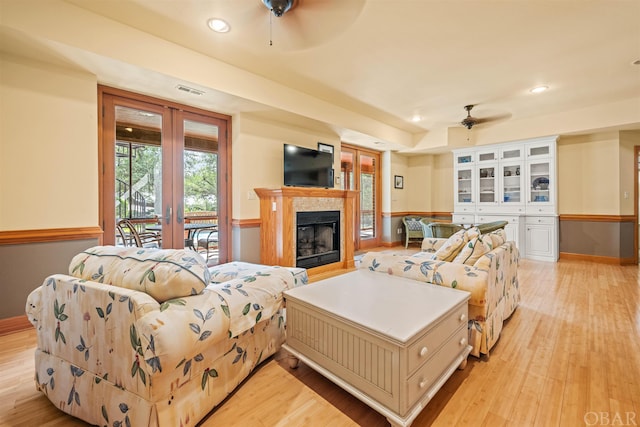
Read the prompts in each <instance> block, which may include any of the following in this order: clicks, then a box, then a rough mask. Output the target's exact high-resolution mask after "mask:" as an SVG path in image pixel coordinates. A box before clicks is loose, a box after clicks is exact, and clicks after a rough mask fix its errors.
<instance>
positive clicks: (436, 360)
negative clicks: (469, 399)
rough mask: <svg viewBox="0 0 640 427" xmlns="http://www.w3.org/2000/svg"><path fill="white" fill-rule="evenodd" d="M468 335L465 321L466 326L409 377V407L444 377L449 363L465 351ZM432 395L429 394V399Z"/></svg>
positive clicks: (456, 332)
mask: <svg viewBox="0 0 640 427" xmlns="http://www.w3.org/2000/svg"><path fill="white" fill-rule="evenodd" d="M467 336H468V332H467V326H466V322H465V326H461V327H460V328H459V329H458V330H457V331H455V333H454V334H453V335H452V336H451V337H450V338H449V339H448V340H447V341H446V342H445V343H444V345H443V346H442V347H440V349H439V350H437V351H435V352H434V354H433V357H431V359H429V360H428V361H427V363H425V364H424V365H423V366H422V367H421V368H420V369H419V370H418V371H417V372H416V373H415V374H413V375H412V376H411V377H410V378H409V380H408V381H407V388H408V390H407V404H408V406H407V408H411V407H412V406H413V405H414V404H415V403H416V402H417V401H418V400H419V399H421V398H424V397H425V392H426V391H427V390H429V389H430V388H431V387H432V386H433V385H434V384H435V383H436V381H438V380H439V379H440V378H441V377H442V375H443V374H444V373H445V371H446V370H447V368H448V367H449V365H451V361H452V360H454V359H455V358H456V357H458V355H460V354H461V353H463V352H464V351H465V348H466V346H467ZM438 389H439V387H438ZM436 392H437V389H436V390H433V391H432V392H431V393H433V394H435V393H436ZM432 397H433V396H428V399H427V400H430V399H431V398H432Z"/></svg>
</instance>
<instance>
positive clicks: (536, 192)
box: [527, 160, 553, 205]
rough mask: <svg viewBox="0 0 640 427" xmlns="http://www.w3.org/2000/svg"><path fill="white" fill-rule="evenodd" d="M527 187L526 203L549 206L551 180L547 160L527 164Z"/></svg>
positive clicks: (549, 165)
mask: <svg viewBox="0 0 640 427" xmlns="http://www.w3.org/2000/svg"><path fill="white" fill-rule="evenodd" d="M528 165H529V171H528V177H527V186H528V187H529V195H528V200H527V201H528V202H529V203H531V204H533V205H544V204H549V203H550V202H551V201H552V193H551V188H552V184H553V182H552V181H551V180H552V179H553V178H552V176H551V174H550V170H551V164H550V161H549V160H541V161H539V162H529V163H528Z"/></svg>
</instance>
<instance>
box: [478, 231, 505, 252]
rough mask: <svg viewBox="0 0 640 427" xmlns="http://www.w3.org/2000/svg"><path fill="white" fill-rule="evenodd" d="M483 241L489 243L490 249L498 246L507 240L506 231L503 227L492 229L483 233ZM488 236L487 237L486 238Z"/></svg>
mask: <svg viewBox="0 0 640 427" xmlns="http://www.w3.org/2000/svg"><path fill="white" fill-rule="evenodd" d="M483 237H484V241H485V243H490V244H491V249H495V248H497V247H498V246H500V245H502V244H504V242H506V241H507V232H506V231H504V229H503V228H501V229H499V230H495V231H492V232H490V233H486V234H484V235H483ZM487 238H489V239H490V240H489V239H487Z"/></svg>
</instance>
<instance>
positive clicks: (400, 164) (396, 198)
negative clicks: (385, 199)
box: [383, 152, 417, 212]
mask: <svg viewBox="0 0 640 427" xmlns="http://www.w3.org/2000/svg"><path fill="white" fill-rule="evenodd" d="M408 172H409V158H408V157H406V156H401V155H399V154H397V153H393V152H392V153H391V173H390V177H389V181H387V182H386V183H383V185H389V187H390V193H391V212H406V211H408V210H409V200H410V199H411V197H410V196H411V194H412V192H413V190H412V189H414V188H417V183H415V182H414V181H413V179H412V178H411V177H410V176H409V174H408ZM396 175H399V176H402V177H403V188H402V189H399V188H395V186H394V182H395V176H396Z"/></svg>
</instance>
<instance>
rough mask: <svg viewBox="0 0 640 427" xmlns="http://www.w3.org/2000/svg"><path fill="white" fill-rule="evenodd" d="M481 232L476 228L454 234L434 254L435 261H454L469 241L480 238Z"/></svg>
mask: <svg viewBox="0 0 640 427" xmlns="http://www.w3.org/2000/svg"><path fill="white" fill-rule="evenodd" d="M479 235H480V232H479V231H478V229H477V228H476V227H471V228H469V229H466V230H460V231H458V232H456V233H454V234H453V235H452V236H451V237H449V238H448V239H447V241H446V242H445V243H444V244H443V245H442V246H441V247H440V249H438V250H437V251H436V253H434V254H433V259H435V260H438V261H453V259H454V258H455V257H456V256H457V255H458V252H460V250H461V249H462V247H463V246H464V244H465V243H467V242H468V241H469V240H471V239H473V238H475V237H478V236H479Z"/></svg>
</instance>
